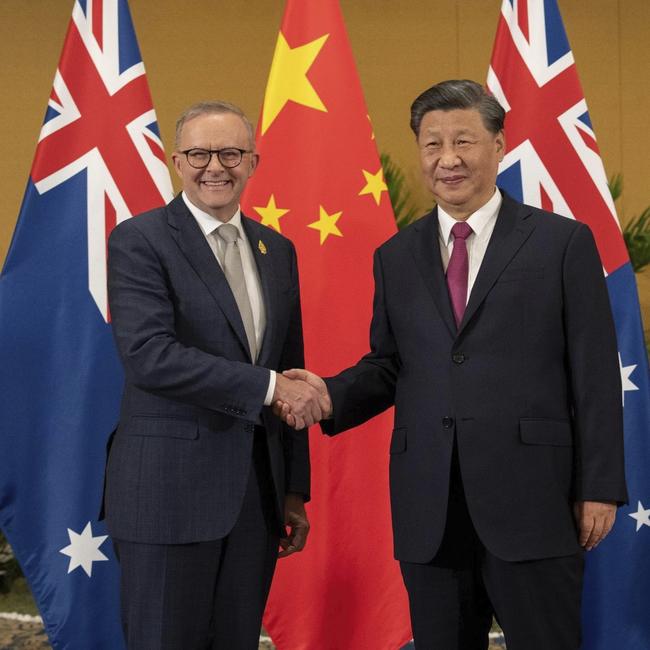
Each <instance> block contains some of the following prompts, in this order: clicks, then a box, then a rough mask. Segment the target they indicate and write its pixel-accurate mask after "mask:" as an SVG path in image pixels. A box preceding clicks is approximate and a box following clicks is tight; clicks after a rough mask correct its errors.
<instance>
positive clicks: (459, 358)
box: [451, 352, 465, 364]
mask: <svg viewBox="0 0 650 650" xmlns="http://www.w3.org/2000/svg"><path fill="white" fill-rule="evenodd" d="M451 359H452V361H453V362H454V363H459V364H460V363H464V362H465V355H464V354H461V353H460V352H457V353H456V354H454V355H453V356H452V357H451Z"/></svg>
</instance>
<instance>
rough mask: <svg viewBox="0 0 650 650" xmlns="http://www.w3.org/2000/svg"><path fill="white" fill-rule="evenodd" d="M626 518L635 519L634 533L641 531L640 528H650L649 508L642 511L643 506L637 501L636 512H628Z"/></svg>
mask: <svg viewBox="0 0 650 650" xmlns="http://www.w3.org/2000/svg"><path fill="white" fill-rule="evenodd" d="M627 516H628V517H632V519H636V532H637V533H638V532H639V530H641V526H648V528H650V508H647V509H644V508H643V504H642V503H641V502H640V501H639V505H638V506H637V510H636V512H629V513H628V515H627Z"/></svg>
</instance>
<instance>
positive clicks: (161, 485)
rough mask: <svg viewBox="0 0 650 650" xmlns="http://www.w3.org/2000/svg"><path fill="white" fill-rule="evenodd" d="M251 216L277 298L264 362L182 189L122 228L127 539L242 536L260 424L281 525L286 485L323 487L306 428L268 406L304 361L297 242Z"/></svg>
mask: <svg viewBox="0 0 650 650" xmlns="http://www.w3.org/2000/svg"><path fill="white" fill-rule="evenodd" d="M242 223H243V227H244V230H245V231H246V234H247V236H248V238H249V241H250V243H251V247H252V250H253V254H254V258H255V262H256V263H257V267H258V271H259V277H260V281H261V285H262V292H263V296H264V304H265V308H266V320H267V324H266V332H265V336H264V340H263V343H262V346H261V349H260V352H259V355H258V360H257V364H256V365H253V364H252V363H251V358H250V353H249V350H248V345H247V342H246V334H245V331H244V326H243V323H242V321H241V317H240V315H239V311H238V309H237V305H236V302H235V299H234V297H233V294H232V292H231V290H230V287H229V286H228V283H227V281H226V278H225V276H224V274H223V272H222V270H221V268H220V266H219V264H218V263H217V261H216V260H215V258H214V254H213V253H212V250H211V249H210V247H209V245H208V243H207V242H206V240H205V236H204V235H203V233H202V231H201V229H200V228H199V226H198V224H197V223H196V221H195V219H194V217H193V216H192V215H191V213H190V212H189V210H188V209H187V207H186V206H185V204H184V202H183V200H182V198H181V196H180V195H179V196H177V197H176V198H175V199H174V200H173V201H172V202H171V203H170V204H169V205H167V206H166V207H164V208H160V209H157V210H152V211H151V212H148V213H145V214H143V215H140V216H138V217H135V218H133V219H129V220H127V221H125V222H123V223H121V224H120V225H119V226H117V227H116V228H115V229H114V230H113V232H112V234H111V237H110V241H109V265H108V273H109V279H108V284H109V305H110V313H111V319H112V324H113V332H114V335H115V340H116V342H117V347H118V351H119V355H120V358H121V360H122V363H123V365H124V370H125V375H126V383H125V389H124V397H123V401H122V408H121V414H120V421H119V426H118V428H117V431H116V433H115V435H114V438H113V441H112V445H111V447H110V452H109V457H108V464H107V471H106V486H105V512H106V520H107V525H108V530H109V533H110V534H111V535H112V536H114V537H116V538H119V539H124V540H129V541H135V542H146V543H172V544H180V543H187V542H196V541H204V540H211V539H218V538H221V537H223V536H225V535H226V534H228V532H229V531H230V529H231V528H232V526H233V525H234V523H235V520H236V518H237V515H238V514H239V510H240V508H241V504H242V499H243V496H244V492H245V489H246V485H247V479H248V474H249V468H250V462H251V453H252V444H253V435H254V426H255V424H256V423H259V422H263V424H264V426H265V428H266V436H267V443H268V450H269V457H270V464H271V472H272V479H273V483H274V486H275V496H276V501H277V511H278V523H280V522H281V521H282V511H283V501H284V495H285V492H286V491H294V492H299V493H302V494H304V495H306V496H308V495H309V450H308V441H307V435H306V432H305V431H302V432H294V431H292V430H291V429H289V428H287V427H285V426H284V425H282V423H281V422H280V421H279V420H278V419H277V418H276V417H275V416H274V415H273V414H272V413H271V411H270V408H267V407H263V402H264V397H265V394H266V391H267V387H268V381H269V372H268V370H267V368H271V369H277V370H282V369H286V368H292V367H301V366H302V364H303V363H304V356H303V339H302V323H301V312H300V294H299V285H298V269H297V264H296V255H295V250H294V247H293V245H292V244H291V242H290V241H289V240H287V239H286V238H284V237H282V236H281V235H279V234H278V233H276V232H275V231H273V230H271V229H269V228H266V227H264V226H262V225H260V224H259V223H257V222H255V221H252V220H250V219H247V218H246V217H243V216H242ZM260 242H261V245H260Z"/></svg>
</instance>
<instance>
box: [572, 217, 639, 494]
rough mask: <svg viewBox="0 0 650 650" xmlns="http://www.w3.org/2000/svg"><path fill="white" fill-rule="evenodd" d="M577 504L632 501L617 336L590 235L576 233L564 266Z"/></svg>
mask: <svg viewBox="0 0 650 650" xmlns="http://www.w3.org/2000/svg"><path fill="white" fill-rule="evenodd" d="M563 283H564V293H565V295H564V305H565V307H564V310H565V312H564V323H565V331H566V340H567V350H568V365H569V374H570V380H571V391H572V397H573V400H572V401H573V411H574V413H573V416H574V427H575V446H576V456H575V458H576V461H575V462H576V466H575V498H576V500H578V501H585V500H587V501H616V502H618V503H626V502H627V490H626V486H625V472H624V459H623V409H622V399H621V395H622V392H621V377H620V371H619V364H618V349H617V343H616V331H615V328H614V322H613V318H612V313H611V308H610V304H609V295H608V293H607V285H606V283H605V279H604V275H603V270H602V265H601V262H600V258H599V256H598V251H597V249H596V244H595V242H594V238H593V236H592V234H591V231H590V230H589V228H588V227H587V226H585V225H584V224H580V225H578V227H577V228H576V229H575V231H574V233H573V235H572V237H571V239H570V241H569V243H568V245H567V249H566V253H565V258H564V265H563Z"/></svg>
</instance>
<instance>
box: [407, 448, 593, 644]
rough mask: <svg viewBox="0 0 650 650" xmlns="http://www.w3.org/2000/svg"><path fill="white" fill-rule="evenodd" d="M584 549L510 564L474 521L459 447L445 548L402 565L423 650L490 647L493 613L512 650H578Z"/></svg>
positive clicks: (417, 635)
mask: <svg viewBox="0 0 650 650" xmlns="http://www.w3.org/2000/svg"><path fill="white" fill-rule="evenodd" d="M583 564H584V559H583V552H582V551H580V552H578V553H576V554H575V555H571V556H567V557H557V558H547V559H541V560H532V561H527V562H506V561H504V560H501V559H499V558H498V557H496V556H494V555H492V554H491V553H490V552H489V551H488V550H487V549H486V548H485V547H484V546H483V544H482V543H481V541H480V540H479V538H478V536H477V534H476V531H475V530H474V526H473V524H472V521H471V518H470V516H469V512H468V509H467V504H466V501H465V495H464V490H463V485H462V479H461V474H460V467H459V464H458V453H457V450H456V448H454V454H453V460H452V471H451V478H450V491H449V507H448V512H447V522H446V527H445V532H444V536H443V540H442V543H441V546H440V548H439V550H438V552H437V553H436V556H435V557H434V558H433V560H432V561H431V562H429V563H428V564H415V563H410V562H400V565H401V569H402V576H403V578H404V583H405V585H406V589H407V591H408V595H409V605H410V612H411V624H412V627H413V637H414V641H415V647H416V649H417V650H486V649H487V647H488V633H489V631H490V626H491V623H492V616H493V614H494V615H495V616H496V618H497V620H498V621H499V624H500V625H501V627H502V629H503V631H504V635H505V639H506V645H507V647H508V650H548V649H549V648H552V649H553V650H578V648H579V647H580V603H581V594H582V576H583Z"/></svg>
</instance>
